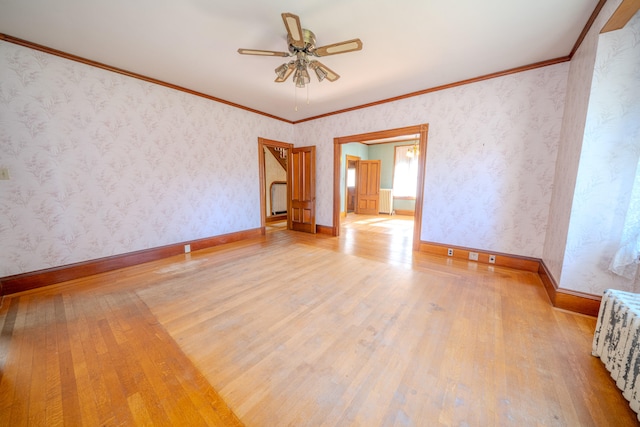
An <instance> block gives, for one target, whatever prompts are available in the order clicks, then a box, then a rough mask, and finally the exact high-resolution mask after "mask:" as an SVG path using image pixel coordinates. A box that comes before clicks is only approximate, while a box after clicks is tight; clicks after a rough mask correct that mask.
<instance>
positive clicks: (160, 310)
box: [0, 215, 637, 426]
mask: <svg viewBox="0 0 640 427" xmlns="http://www.w3.org/2000/svg"><path fill="white" fill-rule="evenodd" d="M411 238H412V224H411V222H410V221H407V220H406V218H403V217H399V216H391V217H390V216H378V217H362V216H351V215H350V216H349V217H348V220H347V221H345V223H344V225H343V227H342V229H341V236H340V237H339V238H332V237H327V236H321V235H315V236H312V235H306V234H303V233H296V232H289V231H286V230H284V231H280V230H279V227H278V225H277V224H275V225H273V226H270V227H269V232H268V233H267V235H266V236H265V237H264V238H258V239H253V240H250V241H243V242H236V243H233V244H230V245H225V246H221V247H217V248H212V249H207V250H202V251H197V252H193V253H191V254H188V255H181V256H178V257H173V258H169V259H165V260H161V261H157V262H152V263H147V264H144V265H140V266H135V267H131V268H127V269H122V270H118V271H115V272H111V273H106V274H101V275H97V276H93V277H91V278H86V279H82V280H77V281H72V282H67V283H64V284H60V285H55V286H51V287H48V288H44V289H40V290H35V291H31V292H28V293H24V294H17V295H14V296H10V297H5V298H4V300H3V303H2V307H1V308H0V328H1V331H2V332H1V336H0V368H1V369H0V425H11V426H17V425H241V424H245V425H247V426H285V425H295V426H301V425H310V426H318V425H327V426H333V425H339V426H350V425H362V426H377V425H400V426H437V425H442V426H449V425H471V426H488V425H513V426H527V425H549V426H555V425H558V426H578V425H579V426H590V425H593V426H607V425H610V426H625V425H637V422H636V415H635V414H634V413H633V412H632V411H631V410H630V409H629V407H628V404H627V402H626V400H624V398H623V397H622V396H621V393H620V392H619V390H618V389H617V388H616V386H615V384H614V383H613V381H612V380H611V378H610V377H609V374H608V372H607V371H606V369H605V368H604V366H603V365H602V363H601V362H600V360H599V359H597V358H594V357H592V356H591V355H590V350H591V339H592V336H593V330H594V327H595V319H593V318H590V317H586V316H581V315H576V314H572V313H567V312H563V311H559V310H556V309H553V308H552V307H551V305H550V303H549V301H548V298H547V296H546V294H545V291H544V289H543V287H542V284H541V282H540V280H539V278H538V277H537V276H536V275H535V274H533V273H528V272H521V271H515V270H510V269H505V268H499V267H494V266H487V265H482V264H477V263H473V262H466V261H456V260H452V259H448V258H442V257H436V256H429V255H426V254H419V253H412V252H411V249H410V248H411Z"/></svg>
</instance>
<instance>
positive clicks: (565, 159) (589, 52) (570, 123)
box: [542, 0, 622, 289]
mask: <svg viewBox="0 0 640 427" xmlns="http://www.w3.org/2000/svg"><path fill="white" fill-rule="evenodd" d="M621 2H622V0H609V1H607V2H606V3H605V5H604V7H603V8H602V10H601V11H600V14H599V15H598V17H597V18H596V20H595V21H594V23H593V25H592V26H591V29H590V30H589V31H588V32H587V34H586V36H585V38H584V40H583V41H582V43H581V45H580V47H579V49H578V50H577V52H576V53H575V55H574V56H573V58H572V60H571V66H570V69H569V76H568V82H567V93H566V101H565V105H566V107H565V111H564V117H563V121H562V134H561V139H560V140H561V143H560V147H559V151H558V159H557V162H556V170H555V172H554V176H555V178H554V182H553V194H552V197H551V203H550V206H549V224H548V227H547V232H546V240H545V242H544V251H543V255H542V259H543V261H544V262H545V264H546V266H547V267H548V268H549V272H550V273H551V275H552V276H553V277H554V279H555V280H556V282H557V283H561V282H562V269H563V264H564V258H565V249H566V245H567V235H568V231H569V220H570V218H571V207H572V205H573V196H574V191H575V188H576V178H577V174H578V165H579V163H580V153H581V151H582V141H583V138H584V129H585V124H586V120H587V111H588V106H589V96H590V93H591V83H592V77H593V70H594V65H595V59H596V53H597V49H598V41H599V33H600V29H601V28H602V27H603V26H604V24H605V23H606V22H607V20H608V19H609V18H610V17H611V15H612V14H613V12H614V11H615V10H616V8H617V7H618V6H619V5H620V3H621ZM571 286H576V284H574V285H569V287H567V289H571ZM578 286H579V285H578Z"/></svg>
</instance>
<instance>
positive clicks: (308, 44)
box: [238, 13, 362, 88]
mask: <svg viewBox="0 0 640 427" xmlns="http://www.w3.org/2000/svg"><path fill="white" fill-rule="evenodd" d="M282 20H283V21H284V26H285V28H286V29H287V41H288V43H289V51H288V52H277V51H272V50H257V49H238V53H240V54H243V55H261V56H283V57H289V56H295V57H296V59H295V60H291V61H289V62H286V63H284V64H282V65H280V66H279V67H278V68H276V69H275V72H276V76H277V77H276V80H275V81H276V82H277V83H282V82H284V81H285V80H287V78H289V76H290V75H291V74H292V73H293V82H294V83H295V85H296V87H300V88H303V87H305V85H306V84H308V83H309V82H310V81H311V79H310V77H309V71H308V69H309V68H310V69H312V70H313V71H314V72H315V73H316V76H317V77H318V81H320V82H321V81H323V80H324V79H327V80H328V81H330V82H334V81H336V80H338V79H339V78H340V76H339V75H338V74H336V73H335V72H333V71H332V70H331V69H329V68H328V67H327V66H326V65H324V64H322V63H320V62H319V61H316V60H315V59H310V57H322V56H329V55H336V54H338V53H347V52H354V51H356V50H361V49H362V41H360V39H352V40H347V41H343V42H340V43H334V44H330V45H327V46H322V47H316V36H315V34H313V32H311V31H309V30H307V29H304V28H302V26H301V25H300V18H299V17H298V16H297V15H294V14H293V13H283V14H282Z"/></svg>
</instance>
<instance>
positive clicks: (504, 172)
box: [295, 63, 569, 257]
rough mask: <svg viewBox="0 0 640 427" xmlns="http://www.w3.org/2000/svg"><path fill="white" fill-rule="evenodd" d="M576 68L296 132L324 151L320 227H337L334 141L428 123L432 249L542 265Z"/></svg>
mask: <svg viewBox="0 0 640 427" xmlns="http://www.w3.org/2000/svg"><path fill="white" fill-rule="evenodd" d="M568 69H569V64H568V63H562V64H557V65H553V66H549V67H545V68H541V69H535V70H530V71H526V72H523V73H518V74H514V75H509V76H504V77H500V78H495V79H491V80H486V81H482V82H478V83H474V84H469V85H465V86H460V87H455V88H451V89H447V90H443V91H438V92H434V93H429V94H425V95H421V96H417V97H412V98H407V99H404V100H400V101H396V102H393V103H387V104H381V105H378V106H375V107H370V108H367V109H362V110H354V111H351V112H348V113H344V114H340V115H336V116H329V117H326V118H323V119H319V120H314V121H310V122H304V123H300V124H298V125H296V127H295V134H296V144H298V145H316V146H317V147H318V149H317V159H316V167H317V177H316V181H317V183H318V184H317V187H318V188H317V201H318V203H317V221H318V223H319V224H331V223H332V183H333V138H334V137H339V136H348V135H355V134H360V133H367V132H374V131H379V130H385V129H395V128H400V127H405V126H412V125H417V124H422V123H428V124H429V135H428V147H427V167H426V178H425V192H424V209H423V221H422V224H423V229H422V235H421V239H422V240H424V241H431V242H440V243H447V244H451V245H460V246H465V247H471V248H477V249H485V250H492V251H498V252H504V253H509V254H515V255H523V256H532V257H541V256H542V250H543V244H544V236H545V232H546V227H547V221H548V212H549V203H550V199H551V189H552V183H553V178H554V173H555V160H556V155H557V150H558V141H559V137H560V129H561V123H562V114H563V109H564V98H565V88H566V82H567V72H568Z"/></svg>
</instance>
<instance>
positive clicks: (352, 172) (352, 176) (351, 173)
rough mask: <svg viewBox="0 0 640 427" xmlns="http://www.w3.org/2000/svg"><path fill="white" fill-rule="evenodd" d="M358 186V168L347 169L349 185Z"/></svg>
mask: <svg viewBox="0 0 640 427" xmlns="http://www.w3.org/2000/svg"><path fill="white" fill-rule="evenodd" d="M355 186H356V168H349V169H347V187H355Z"/></svg>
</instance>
